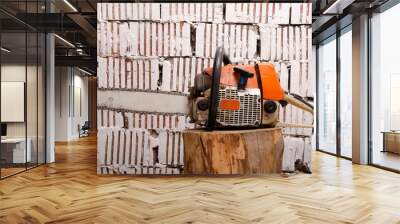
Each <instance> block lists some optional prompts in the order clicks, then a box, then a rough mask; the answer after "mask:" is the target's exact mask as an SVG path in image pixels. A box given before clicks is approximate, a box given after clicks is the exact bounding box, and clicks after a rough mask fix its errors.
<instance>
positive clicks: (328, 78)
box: [317, 36, 336, 154]
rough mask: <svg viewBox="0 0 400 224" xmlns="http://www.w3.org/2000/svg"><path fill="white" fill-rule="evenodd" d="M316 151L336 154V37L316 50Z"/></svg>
mask: <svg viewBox="0 0 400 224" xmlns="http://www.w3.org/2000/svg"><path fill="white" fill-rule="evenodd" d="M317 51H318V52H317V54H318V62H317V63H318V64H317V66H318V93H317V94H318V108H317V113H318V121H317V122H318V130H317V132H318V140H317V141H318V149H319V150H321V151H326V152H329V153H334V154H336V36H332V37H331V38H329V39H328V40H326V41H325V42H323V43H322V44H320V45H319V47H318V50H317Z"/></svg>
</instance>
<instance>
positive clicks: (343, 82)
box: [339, 25, 353, 158]
mask: <svg viewBox="0 0 400 224" xmlns="http://www.w3.org/2000/svg"><path fill="white" fill-rule="evenodd" d="M339 52H340V57H339V58H340V59H339V60H340V155H341V156H344V157H347V158H351V157H352V98H353V93H352V89H353V88H352V83H353V82H352V79H353V77H352V74H353V71H352V33H351V25H350V26H348V27H347V28H346V29H344V30H343V31H342V33H341V35H340V50H339Z"/></svg>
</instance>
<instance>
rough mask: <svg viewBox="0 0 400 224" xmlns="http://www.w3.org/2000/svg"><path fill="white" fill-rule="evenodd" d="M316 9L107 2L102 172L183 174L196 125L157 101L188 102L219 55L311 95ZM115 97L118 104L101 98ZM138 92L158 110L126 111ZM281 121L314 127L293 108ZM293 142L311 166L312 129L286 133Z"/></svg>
mask: <svg viewBox="0 0 400 224" xmlns="http://www.w3.org/2000/svg"><path fill="white" fill-rule="evenodd" d="M311 9H312V7H311V4H309V3H304V4H302V3H293V4H290V3H180V4H178V3H99V4H98V26H97V27H98V29H97V32H98V35H97V36H98V52H97V53H98V64H99V65H98V92H99V94H98V95H99V99H98V127H99V132H98V173H99V174H112V173H122V174H180V173H181V171H182V168H183V150H184V148H183V141H182V136H181V131H182V130H184V129H186V128H192V127H193V124H190V123H189V122H188V116H187V113H186V112H185V111H179V112H178V111H175V112H166V111H167V110H165V108H159V107H158V105H160V104H161V103H162V102H159V101H160V100H161V98H162V99H163V100H164V98H165V97H168V99H172V100H171V107H172V106H173V105H174V103H175V102H172V101H175V98H174V97H176V99H177V100H176V101H178V98H179V99H181V98H182V97H183V96H187V95H188V93H189V92H188V90H189V87H190V86H192V84H193V80H194V76H195V75H196V74H198V73H200V72H201V71H202V70H203V69H205V68H207V67H211V66H212V64H213V57H214V53H215V50H216V49H217V47H218V46H224V48H225V50H226V52H227V53H228V54H229V55H230V57H231V59H232V60H233V61H236V62H242V63H255V62H256V61H269V62H273V63H274V64H275V65H276V68H277V70H278V72H279V74H280V80H281V83H282V86H283V87H284V88H285V89H286V90H289V91H290V92H293V93H297V94H300V95H302V96H312V95H313V92H314V91H313V90H312V84H311V80H312V79H311V68H310V66H311V63H310V60H311V38H312V37H311V22H312V21H311ZM288 65H290V66H291V71H292V72H291V76H290V77H289V75H288V71H287V66H288ZM289 86H290V89H289ZM114 92H115V96H118V97H108V98H107V99H104V97H102V96H103V95H102V93H107V94H108V95H107V96H110V95H112V94H113V93H114ZM138 92H146V93H148V94H149V95H150V96H151V97H150V98H151V100H148V102H145V103H146V104H150V105H153V106H154V107H153V109H146V110H142V109H141V107H140V105H139V104H137V105H126V104H125V105H121V103H120V104H118V102H122V101H121V97H122V98H125V97H135V95H132V94H133V93H138ZM161 95H163V96H164V97H160V96H161ZM166 95H167V96H166ZM157 96H158V97H157ZM135 100H136V101H135V102H137V100H138V99H135ZM139 100H140V99H139ZM143 100H145V99H143ZM124 102H125V103H126V102H129V99H125V101H124ZM132 102H133V101H132ZM110 105H112V106H110ZM115 105H118V106H115ZM136 106H137V108H136ZM168 111H171V110H168ZM280 119H281V121H284V122H288V123H305V124H312V120H313V118H312V116H311V115H310V114H308V113H306V112H303V111H301V110H299V109H297V108H294V107H292V106H287V107H286V108H285V109H282V110H281V111H280ZM285 134H286V135H287V136H288V137H286V138H285V144H286V145H288V146H290V148H291V149H290V150H295V151H296V153H294V154H293V155H296V157H293V158H289V159H294V160H295V159H296V158H300V157H301V156H303V157H307V158H308V156H307V155H308V154H307V153H304V152H305V151H307V150H308V145H309V144H310V139H309V136H311V134H312V130H310V129H301V128H286V129H285ZM299 142H301V143H302V144H299ZM157 146H158V149H156V150H154V149H153V148H157ZM292 146H293V147H292ZM304 155H305V156H304ZM285 169H286V168H285ZM287 169H291V168H290V167H289V168H287Z"/></svg>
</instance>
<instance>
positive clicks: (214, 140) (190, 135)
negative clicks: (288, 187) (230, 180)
mask: <svg viewBox="0 0 400 224" xmlns="http://www.w3.org/2000/svg"><path fill="white" fill-rule="evenodd" d="M183 142H184V148H185V150H184V152H185V158H184V161H185V166H184V170H185V173H186V174H202V175H204V174H268V173H280V172H281V168H282V155H283V136H282V129H281V128H265V129H250V130H217V131H212V132H209V131H205V130H198V129H195V130H186V131H184V132H183Z"/></svg>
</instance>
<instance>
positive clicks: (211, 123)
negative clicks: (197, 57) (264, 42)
mask: <svg viewBox="0 0 400 224" xmlns="http://www.w3.org/2000/svg"><path fill="white" fill-rule="evenodd" d="M222 63H224V65H228V64H232V61H231V60H230V59H229V56H228V55H227V54H226V53H225V50H224V48H223V47H218V48H217V51H216V52H215V57H214V64H213V70H212V76H211V94H210V101H209V110H208V119H207V124H206V129H207V130H208V131H212V130H214V127H215V122H216V119H217V112H218V95H219V86H220V79H221V69H222Z"/></svg>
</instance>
